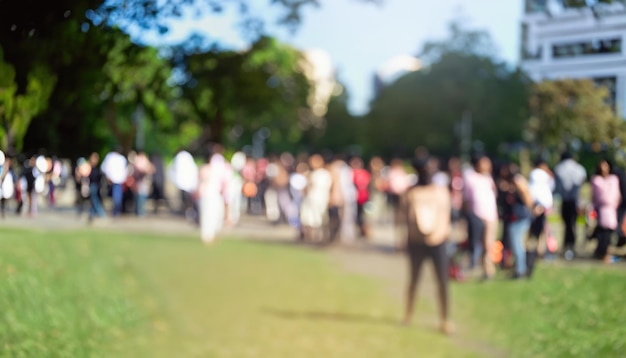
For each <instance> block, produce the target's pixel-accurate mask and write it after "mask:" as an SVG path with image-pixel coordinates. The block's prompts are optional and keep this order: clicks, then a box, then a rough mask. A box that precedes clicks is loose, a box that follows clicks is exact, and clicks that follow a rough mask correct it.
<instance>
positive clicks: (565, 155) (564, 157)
mask: <svg viewBox="0 0 626 358" xmlns="http://www.w3.org/2000/svg"><path fill="white" fill-rule="evenodd" d="M568 159H574V156H573V155H572V153H571V152H569V151H567V150H566V151H564V152H563V153H561V161H564V160H568Z"/></svg>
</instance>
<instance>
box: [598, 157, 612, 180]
mask: <svg viewBox="0 0 626 358" xmlns="http://www.w3.org/2000/svg"><path fill="white" fill-rule="evenodd" d="M609 174H611V164H610V163H609V161H608V160H606V159H601V160H600V161H599V162H598V165H597V167H596V175H600V176H603V177H605V176H607V175H609Z"/></svg>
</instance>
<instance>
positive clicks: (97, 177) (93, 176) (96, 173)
mask: <svg viewBox="0 0 626 358" xmlns="http://www.w3.org/2000/svg"><path fill="white" fill-rule="evenodd" d="M99 162H100V156H99V155H98V153H95V152H94V153H91V155H90V156H89V165H90V166H91V173H89V176H88V178H89V200H90V201H91V210H90V211H89V220H93V218H94V216H98V217H104V216H106V214H105V212H104V208H103V207H102V196H101V194H100V190H101V187H102V171H101V170H100V166H99V165H98V164H99Z"/></svg>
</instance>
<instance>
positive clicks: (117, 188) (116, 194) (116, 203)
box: [111, 184, 124, 217]
mask: <svg viewBox="0 0 626 358" xmlns="http://www.w3.org/2000/svg"><path fill="white" fill-rule="evenodd" d="M111 190H112V192H111V194H112V197H113V216H114V217H117V216H119V215H120V214H121V213H122V206H123V205H124V203H123V200H124V193H123V191H122V185H121V184H113V185H112V188H111Z"/></svg>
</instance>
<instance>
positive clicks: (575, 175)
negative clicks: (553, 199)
mask: <svg viewBox="0 0 626 358" xmlns="http://www.w3.org/2000/svg"><path fill="white" fill-rule="evenodd" d="M554 175H555V184H556V188H555V192H556V194H557V195H559V196H560V197H561V217H562V219H563V223H564V225H565V228H564V229H565V230H564V232H565V238H564V246H565V252H564V254H565V258H566V259H568V260H570V259H572V258H573V257H574V246H575V245H576V218H577V216H578V197H579V191H580V187H581V186H582V185H583V183H584V182H585V180H587V172H586V171H585V168H584V167H583V166H582V165H580V164H579V163H578V162H576V161H575V160H574V158H573V157H572V155H571V154H570V153H568V152H565V153H563V154H562V155H561V162H559V164H557V166H556V167H555V168H554Z"/></svg>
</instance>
